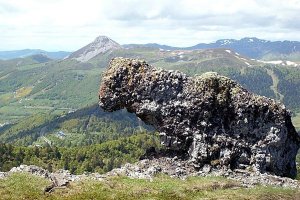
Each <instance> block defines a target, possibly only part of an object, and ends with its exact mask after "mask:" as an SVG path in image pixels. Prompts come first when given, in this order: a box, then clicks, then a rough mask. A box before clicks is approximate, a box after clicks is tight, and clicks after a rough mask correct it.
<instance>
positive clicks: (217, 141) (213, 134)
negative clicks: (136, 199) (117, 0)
mask: <svg viewBox="0 0 300 200" xmlns="http://www.w3.org/2000/svg"><path fill="white" fill-rule="evenodd" d="M99 99H100V101H99V105H100V106H101V107H102V108H103V109H104V110H106V111H115V110H119V109H124V108H125V109H127V110H128V111H129V112H133V113H135V114H136V115H137V116H138V117H139V118H140V119H142V120H143V121H144V122H145V123H147V124H151V125H153V126H154V127H155V128H156V130H157V131H159V133H160V137H161V142H162V144H163V145H165V146H166V147H167V148H169V149H171V150H173V151H175V152H177V153H178V154H180V155H181V156H182V155H184V156H186V159H188V160H189V161H190V162H191V163H192V164H193V165H194V166H195V167H196V168H199V169H201V170H202V168H203V167H204V171H208V170H210V168H211V167H212V168H214V169H228V170H233V169H246V170H249V171H257V172H259V173H264V172H270V173H273V174H275V175H279V176H287V177H295V176H296V173H297V170H296V163H295V157H296V154H297V151H298V148H299V143H300V137H299V134H298V133H297V132H296V130H295V128H294V126H293V124H292V122H291V114H290V111H289V110H287V109H286V108H285V106H284V105H283V104H281V103H277V102H276V101H275V100H272V99H270V98H267V97H263V96H259V95H256V94H253V93H251V92H249V91H247V90H246V89H245V88H243V87H242V86H241V85H239V84H238V83H237V82H235V81H233V80H231V79H229V78H227V77H224V76H221V75H218V74H217V73H214V72H208V73H204V74H202V75H200V76H194V77H189V76H187V75H185V74H184V73H181V72H179V71H167V70H162V69H157V68H155V67H153V66H151V65H149V64H147V63H146V62H145V61H142V60H135V59H128V58H115V59H113V60H111V62H110V64H109V66H108V68H107V70H106V71H105V72H104V74H103V77H102V80H101V86H100V90H99ZM210 166H211V167H210Z"/></svg>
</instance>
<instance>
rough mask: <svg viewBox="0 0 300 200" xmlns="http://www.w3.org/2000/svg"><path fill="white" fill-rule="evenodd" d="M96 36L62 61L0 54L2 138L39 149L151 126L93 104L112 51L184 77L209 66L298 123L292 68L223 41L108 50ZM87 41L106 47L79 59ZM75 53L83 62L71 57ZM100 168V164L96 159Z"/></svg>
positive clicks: (299, 88) (296, 74)
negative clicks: (0, 57)
mask: <svg viewBox="0 0 300 200" xmlns="http://www.w3.org/2000/svg"><path fill="white" fill-rule="evenodd" d="M95 41H96V42H97V41H101V42H102V41H103V40H102V39H96V40H95ZM95 41H94V43H92V44H93V45H87V46H86V47H85V48H88V49H85V48H83V49H80V51H79V52H80V53H76V52H75V53H74V54H72V56H71V57H70V58H66V59H62V60H48V59H46V58H44V57H43V56H30V57H26V58H18V59H14V60H5V61H0V69H1V70H0V77H1V78H0V100H1V101H0V124H1V126H0V139H1V141H3V142H6V143H11V144H14V145H21V146H36V147H41V148H44V147H47V146H49V145H51V146H52V147H59V148H65V147H68V148H69V147H73V148H78V147H81V146H87V145H97V144H99V143H105V142H106V141H110V140H114V139H116V140H117V139H118V138H121V137H123V136H124V135H128V136H131V135H135V134H139V133H143V132H144V131H146V132H148V133H152V132H153V131H154V130H153V128H152V127H150V126H146V125H145V124H144V123H141V122H140V120H139V119H137V118H136V117H135V115H133V114H130V113H128V112H127V111H126V110H123V111H121V112H117V113H106V112H103V111H102V110H99V108H98V106H97V102H98V96H97V94H98V89H99V82H100V80H101V74H102V72H103V71H104V70H105V69H106V67H107V65H108V63H109V61H110V60H111V59H112V58H114V57H129V58H139V59H144V60H146V61H147V62H149V63H150V64H151V65H153V66H155V67H160V68H163V69H167V70H179V71H182V72H184V73H186V74H187V75H190V76H196V75H200V74H202V73H204V72H208V71H215V72H217V73H219V74H221V75H225V76H228V77H230V78H232V79H233V80H236V81H237V82H238V83H240V84H241V85H242V86H244V87H245V88H247V89H248V90H249V91H251V92H254V93H257V94H260V95H263V96H267V97H270V98H274V99H276V100H277V101H283V102H284V103H285V105H287V107H288V108H290V109H291V110H292V111H293V113H296V114H294V118H293V122H294V125H295V126H296V128H298V129H300V123H299V121H300V120H299V119H300V118H299V117H300V115H299V111H300V104H299V102H298V99H299V96H300V82H299V80H300V70H299V68H298V67H294V66H287V65H275V64H270V63H264V62H260V61H259V60H256V59H251V58H248V57H246V56H243V55H241V54H239V53H237V52H234V51H233V50H229V49H226V48H225V49H224V48H220V49H200V50H164V49H159V48H153V47H144V46H135V47H130V48H129V47H120V46H117V48H115V46H116V43H115V42H114V43H113V44H114V45H108V46H112V47H113V49H109V48H106V43H104V44H103V43H101V44H95ZM104 41H105V42H108V43H110V41H111V40H110V39H109V38H105V39H104ZM91 46H92V47H93V50H94V47H95V46H100V47H103V46H105V51H102V50H97V52H100V53H99V54H97V55H95V56H94V57H92V58H91V57H90V55H91V54H89V56H88V59H87V58H84V57H83V56H84V54H82V52H90V51H89V48H90V47H91ZM76 56H80V59H81V60H85V62H81V61H78V60H76ZM37 58H38V59H37ZM61 133H63V135H62V136H61ZM138 148H140V147H138ZM144 150H145V149H143V150H141V149H140V150H139V151H144ZM62 151H63V152H64V151H65V150H62ZM141 154H142V153H140V154H139V155H141ZM131 157H134V156H131ZM134 159H137V157H134ZM55 162H56V161H55ZM61 162H62V161H59V162H57V163H61ZM32 163H35V164H39V165H42V166H45V167H47V166H46V163H41V161H38V160H35V161H32ZM14 165H17V164H16V163H15V164H14ZM76 165H77V164H72V166H76ZM118 165H119V164H118ZM59 167H62V166H61V164H57V165H56V167H55V166H54V168H59ZM8 168H9V167H7V169H8ZM94 170H95V168H93V169H92V171H94ZM99 170H100V171H101V170H103V166H102V168H101V169H99ZM78 172H79V171H78Z"/></svg>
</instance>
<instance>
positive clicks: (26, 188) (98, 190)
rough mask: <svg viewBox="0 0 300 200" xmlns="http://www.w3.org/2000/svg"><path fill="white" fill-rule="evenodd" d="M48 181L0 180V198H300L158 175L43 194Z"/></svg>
mask: <svg viewBox="0 0 300 200" xmlns="http://www.w3.org/2000/svg"><path fill="white" fill-rule="evenodd" d="M47 185H49V182H48V181H47V180H44V179H42V178H39V177H36V176H33V175H29V174H14V175H12V176H11V177H9V178H7V179H4V180H0V199H37V200H39V199H70V200H71V199H72V200H76V199H122V200H126V199H128V200H129V199H130V200H134V199H141V200H143V199H157V200H158V199H167V200H168V199H170V200H176V199H183V200H185V199H186V200H189V199H248V200H252V199H265V200H267V199H270V200H273V199H298V197H299V195H300V191H299V190H295V189H285V188H276V187H262V186H257V187H255V188H251V189H249V188H242V187H239V184H238V183H237V182H236V181H231V180H227V179H224V178H220V177H205V178H204V177H195V178H189V179H188V180H185V181H183V180H179V179H172V178H169V177H166V176H162V175H161V176H159V177H157V178H155V179H154V180H153V181H147V180H138V179H129V178H125V177H116V178H111V179H109V180H107V181H102V182H100V181H94V180H83V181H80V182H74V183H71V184H70V185H69V186H68V188H65V189H56V190H55V191H54V192H53V193H51V194H44V193H43V189H44V188H45V187H46V186H47Z"/></svg>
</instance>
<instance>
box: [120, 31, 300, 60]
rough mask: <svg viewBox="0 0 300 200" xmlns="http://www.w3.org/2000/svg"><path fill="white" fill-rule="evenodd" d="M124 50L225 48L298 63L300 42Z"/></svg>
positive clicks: (229, 41)
mask: <svg viewBox="0 0 300 200" xmlns="http://www.w3.org/2000/svg"><path fill="white" fill-rule="evenodd" d="M123 47H125V48H136V47H150V48H158V49H164V50H196V49H214V48H226V49H232V50H234V51H235V52H237V53H239V54H242V55H244V56H247V57H250V58H253V59H265V60H276V59H278V60H292V61H300V42H297V41H274V42H272V41H268V40H262V39H258V38H255V37H252V38H250V37H247V38H242V39H240V40H235V39H222V40H217V41H216V42H213V43H199V44H197V45H195V46H191V47H185V48H182V47H172V46H168V45H160V44H157V43H149V44H125V45H123Z"/></svg>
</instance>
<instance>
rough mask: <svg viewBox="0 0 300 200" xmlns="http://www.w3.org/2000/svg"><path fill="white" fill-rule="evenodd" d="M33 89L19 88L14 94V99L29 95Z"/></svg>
mask: <svg viewBox="0 0 300 200" xmlns="http://www.w3.org/2000/svg"><path fill="white" fill-rule="evenodd" d="M32 89H33V87H21V88H19V89H18V90H17V91H16V93H15V98H22V97H25V96H27V95H29V94H30V92H31V91H32Z"/></svg>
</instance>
